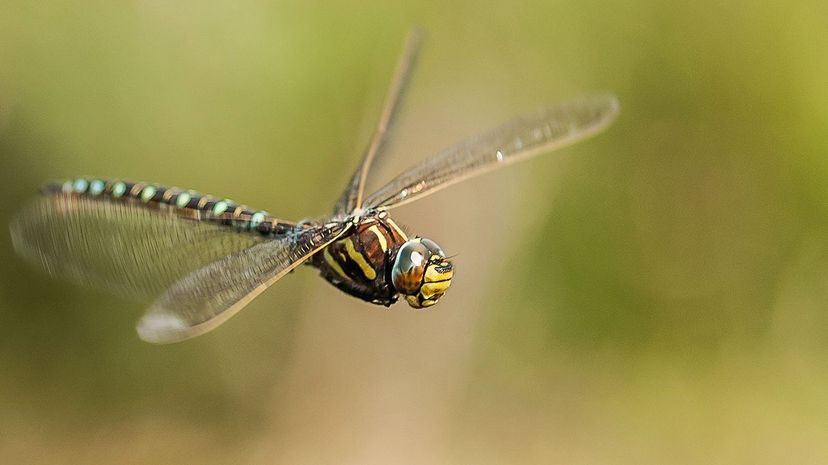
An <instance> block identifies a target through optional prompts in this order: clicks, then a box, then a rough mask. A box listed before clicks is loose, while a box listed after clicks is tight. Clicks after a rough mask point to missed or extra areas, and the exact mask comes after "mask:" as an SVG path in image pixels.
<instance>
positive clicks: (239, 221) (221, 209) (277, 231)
mask: <svg viewBox="0 0 828 465" xmlns="http://www.w3.org/2000/svg"><path fill="white" fill-rule="evenodd" d="M41 192H42V193H43V194H45V195H70V196H71V195H77V196H82V197H84V198H89V199H93V200H101V201H115V202H129V203H130V205H131V206H139V207H144V208H149V209H155V210H167V211H170V212H172V213H175V214H176V215H178V216H179V217H181V218H185V219H190V220H194V221H207V222H211V223H215V224H221V225H225V226H232V227H233V228H235V229H237V230H239V231H247V232H258V233H259V234H262V235H268V236H269V235H283V234H287V233H289V232H291V231H293V230H294V229H295V228H296V224H295V223H293V222H290V221H285V220H281V219H276V218H274V217H272V216H270V215H269V214H268V213H267V212H266V211H263V210H255V209H251V208H249V207H247V206H245V205H239V204H237V203H236V202H233V201H232V200H230V199H226V198H220V197H214V196H212V195H208V194H202V193H200V192H196V191H193V190H189V189H180V188H177V187H165V186H161V185H158V184H152V183H146V182H132V181H126V180H120V179H99V178H76V179H73V180H66V181H58V182H50V183H47V184H45V185H44V186H43V187H42V188H41Z"/></svg>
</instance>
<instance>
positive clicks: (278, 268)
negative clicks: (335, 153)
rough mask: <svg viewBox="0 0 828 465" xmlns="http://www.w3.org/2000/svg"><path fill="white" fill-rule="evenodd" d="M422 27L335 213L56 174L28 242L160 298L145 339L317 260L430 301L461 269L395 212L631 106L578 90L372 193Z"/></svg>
mask: <svg viewBox="0 0 828 465" xmlns="http://www.w3.org/2000/svg"><path fill="white" fill-rule="evenodd" d="M418 44H419V38H418V35H417V34H416V33H412V34H410V35H409V37H408V40H407V41H406V45H405V48H404V50H403V54H402V57H401V58H400V61H399V63H398V65H397V68H396V71H395V73H394V77H393V80H392V83H391V87H390V89H389V91H388V94H387V96H386V101H385V103H384V106H383V111H382V114H381V116H380V121H379V123H378V125H377V128H376V130H375V132H374V134H373V136H372V138H371V140H370V143H369V145H368V148H367V150H366V151H365V154H364V156H363V158H362V161H361V162H360V164H359V166H357V168H356V170H355V171H354V173H353V175H352V176H351V179H350V182H348V184H347V187H346V189H345V191H344V192H343V193H342V195H341V197H340V198H339V201H338V202H337V203H336V205H335V207H334V210H333V214H332V215H331V216H329V217H328V218H327V219H325V220H322V221H315V220H308V221H301V222H291V221H286V220H282V219H277V218H275V217H273V216H271V215H270V214H268V213H267V212H265V211H262V210H255V209H251V208H248V207H247V206H244V205H240V204H237V203H235V202H232V201H230V200H228V199H224V198H221V197H213V196H210V195H204V194H200V193H197V192H194V191H190V190H186V189H179V188H175V187H172V188H167V187H162V186H159V185H156V184H149V183H142V182H128V181H123V180H117V179H109V180H107V179H97V178H78V179H74V180H69V181H65V182H54V183H50V184H47V185H45V186H44V187H43V188H42V189H41V190H42V194H43V195H41V196H40V197H39V198H38V199H36V200H35V201H34V202H33V203H32V204H31V205H30V206H29V207H28V208H27V209H25V210H24V211H23V212H22V213H21V214H20V215H19V216H18V217H17V218H16V219H15V220H14V221H13V222H12V225H11V234H12V241H13V243H14V246H15V249H16V251H17V252H18V253H19V254H20V255H21V256H22V257H24V258H25V259H27V260H28V261H30V262H33V263H35V264H36V265H39V266H41V267H42V268H44V269H46V270H47V271H48V272H49V273H51V274H54V275H58V276H62V277H65V278H69V279H70V280H72V281H75V282H77V283H81V284H87V285H94V286H97V287H101V288H104V289H106V290H109V291H114V292H116V293H119V294H123V295H127V296H134V297H142V298H145V299H146V298H155V301H154V303H153V304H152V305H151V306H150V308H149V309H148V310H147V312H146V313H145V314H144V316H143V317H142V318H141V319H140V321H139V322H138V325H137V330H138V333H139V335H140V337H141V338H142V339H144V340H146V341H149V342H156V343H168V342H176V341H180V340H184V339H188V338H191V337H194V336H197V335H200V334H203V333H205V332H207V331H210V330H212V329H213V328H215V327H216V326H218V325H219V324H221V323H222V322H224V321H226V320H227V319H228V318H230V317H231V316H232V315H234V314H235V313H237V312H238V311H239V310H241V309H242V308H243V307H244V306H245V305H247V304H248V303H249V302H250V301H251V300H252V299H253V298H254V297H256V296H257V295H259V294H260V293H261V292H262V291H264V290H265V289H266V288H267V287H268V286H270V285H271V284H273V283H274V282H276V281H278V280H279V279H280V278H282V277H283V276H285V275H286V274H287V273H288V272H290V271H291V270H293V269H294V268H296V267H297V266H299V265H300V264H303V263H306V264H309V265H311V266H313V267H315V268H317V269H318V270H319V272H320V275H321V276H322V278H324V279H325V280H327V281H328V282H330V283H331V284H333V285H334V286H336V287H337V288H339V289H341V290H342V291H344V292H346V293H348V294H350V295H352V296H355V297H358V298H360V299H363V300H365V301H368V302H371V303H375V304H380V305H385V306H389V305H391V304H392V303H394V302H396V301H397V299H398V296H399V295H402V296H404V298H405V300H406V301H407V302H408V304H409V305H410V306H412V307H414V308H425V307H430V306H432V305H434V304H435V303H437V301H438V300H439V299H440V297H442V296H443V294H444V293H445V292H446V290H447V289H448V287H449V285H450V284H451V279H452V276H453V266H452V263H451V261H450V260H449V259H448V258H447V257H446V254H445V253H444V252H443V250H442V249H441V248H440V247H439V246H438V245H437V244H436V243H435V242H433V241H431V240H429V239H425V238H420V237H416V236H413V237H412V236H409V235H408V233H407V232H405V231H403V230H402V229H401V228H400V227H399V226H398V225H397V224H396V223H395V222H394V221H393V220H392V219H391V217H390V216H389V213H388V212H389V210H391V209H392V208H395V207H398V206H400V205H403V204H406V203H408V202H412V201H414V200H419V199H421V198H423V197H425V196H427V195H429V194H432V193H434V192H435V191H437V190H439V189H442V188H444V187H446V186H449V185H451V184H454V183H456V182H459V181H462V180H465V179H468V178H470V177H472V176H476V175H478V174H481V173H483V172H486V171H489V170H493V169H496V168H499V167H501V166H505V165H507V164H510V163H513V162H515V161H518V160H522V159H525V158H528V157H530V156H533V155H537V154H540V153H544V152H549V151H552V150H555V149H557V148H560V147H562V146H565V145H568V144H571V143H573V142H576V141H579V140H581V139H584V138H586V137H589V136H591V135H593V134H595V133H597V132H599V131H601V130H603V129H604V128H606V127H607V126H608V125H609V124H610V123H611V122H612V121H613V119H614V118H615V116H616V115H617V113H618V102H617V100H616V99H615V97H613V96H612V95H594V96H587V97H581V98H576V99H573V100H570V101H567V102H564V103H561V104H558V105H555V106H550V107H546V108H543V109H541V110H539V111H537V112H535V113H533V114H529V115H526V116H523V117H520V118H517V119H515V120H512V121H511V122H508V123H506V124H504V125H503V126H500V127H498V128H496V129H494V130H492V131H489V132H486V133H483V134H481V135H478V136H476V137H472V138H469V139H467V140H465V141H463V142H460V143H459V144H457V145H455V146H453V147H450V148H447V149H445V150H443V151H441V152H439V153H437V154H436V155H434V156H432V157H431V158H428V159H426V160H425V161H423V162H421V163H419V164H416V165H414V166H413V167H411V168H410V169H408V170H407V171H405V172H403V173H402V174H400V175H399V176H397V177H396V178H394V179H392V180H391V181H390V182H388V183H387V184H385V185H384V186H383V187H381V188H379V190H377V191H376V192H374V193H373V194H370V195H365V184H366V180H367V178H368V175H369V173H370V170H371V166H372V163H373V162H374V160H375V159H376V158H377V157H378V156H380V155H381V154H382V153H383V148H384V146H385V144H386V142H387V138H388V132H389V128H390V127H391V125H392V123H393V122H394V118H395V114H396V112H397V109H398V106H399V102H400V97H401V95H402V94H403V92H404V89H405V87H406V84H407V82H408V81H409V77H410V74H411V71H412V67H413V63H414V60H415V55H416V54H417V50H418Z"/></svg>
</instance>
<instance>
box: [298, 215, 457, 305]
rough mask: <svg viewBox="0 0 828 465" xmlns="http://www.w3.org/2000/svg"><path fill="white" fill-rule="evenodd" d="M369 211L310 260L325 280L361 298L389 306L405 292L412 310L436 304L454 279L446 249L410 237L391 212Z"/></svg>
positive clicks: (424, 240)
mask: <svg viewBox="0 0 828 465" xmlns="http://www.w3.org/2000/svg"><path fill="white" fill-rule="evenodd" d="M371 213H372V212H369V213H368V214H365V215H364V216H362V217H361V218H360V219H359V220H358V222H357V224H356V225H355V226H354V227H353V228H352V232H351V233H350V234H347V235H346V236H344V237H341V238H340V239H337V240H336V241H334V242H332V243H331V244H329V245H328V246H326V247H325V248H324V249H322V250H321V251H320V252H318V253H316V254H315V255H314V257H313V259H312V260H311V264H312V265H313V266H315V267H317V268H319V270H320V274H321V276H322V277H323V278H324V279H325V280H327V281H328V282H330V283H331V284H333V285H334V286H336V287H337V288H339V289H341V290H343V291H345V292H347V293H348V294H351V295H353V296H355V297H359V298H360V299H362V300H365V301H368V302H371V303H375V304H379V305H385V306H389V305H391V304H393V303H394V302H396V301H397V299H398V294H402V295H404V296H405V298H406V301H407V302H408V303H409V305H411V306H412V307H414V308H423V307H429V306H431V305H434V304H435V303H436V302H437V299H438V298H439V297H441V296H442V295H443V294H444V293H445V291H446V289H447V288H448V286H449V284H450V282H451V275H452V267H451V264H450V263H449V262H448V261H447V260H446V259H445V254H444V253H443V251H442V250H441V249H440V247H438V246H437V244H435V243H434V242H433V241H430V240H428V239H422V238H412V239H409V238H408V236H407V235H406V233H405V232H404V231H403V230H402V229H401V228H400V227H399V226H397V224H396V223H395V222H394V221H393V220H392V219H391V218H389V217H388V214H387V213H385V212H380V213H378V214H371ZM355 218H356V217H355Z"/></svg>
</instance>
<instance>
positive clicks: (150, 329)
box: [135, 310, 193, 344]
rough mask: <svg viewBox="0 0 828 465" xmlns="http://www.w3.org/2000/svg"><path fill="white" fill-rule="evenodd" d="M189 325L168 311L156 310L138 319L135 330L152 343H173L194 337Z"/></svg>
mask: <svg viewBox="0 0 828 465" xmlns="http://www.w3.org/2000/svg"><path fill="white" fill-rule="evenodd" d="M189 329H190V327H189V325H187V323H186V322H185V321H184V320H182V319H181V318H178V317H177V316H175V315H172V314H170V313H168V312H164V311H158V310H154V311H151V312H148V313H147V314H146V315H144V316H143V317H141V319H140V320H138V324H137V325H136V326H135V330H136V331H137V332H138V337H140V338H141V340H143V341H146V342H150V343H152V344H171V343H173V342H180V341H183V340H185V339H189V338H191V337H193V335H192V334H190V332H189Z"/></svg>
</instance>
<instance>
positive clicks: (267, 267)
mask: <svg viewBox="0 0 828 465" xmlns="http://www.w3.org/2000/svg"><path fill="white" fill-rule="evenodd" d="M349 225H350V223H339V222H333V223H328V224H326V225H322V226H316V227H311V228H309V229H306V230H304V231H301V232H298V233H296V234H292V235H289V236H287V237H285V238H283V239H280V240H270V241H267V242H263V243H261V244H257V245H255V246H253V247H251V248H249V249H244V250H240V251H238V252H236V253H234V254H232V255H230V256H227V257H225V258H223V259H221V260H218V261H216V262H213V263H210V264H208V265H206V266H204V267H203V268H201V269H198V270H196V271H194V272H192V273H191V274H189V275H187V276H185V277H183V278H182V279H180V280H179V281H177V282H175V283H174V284H173V285H172V286H171V287H170V288H169V289H168V290H167V291H166V292H165V293H164V294H163V295H162V296H161V297H160V298H159V299H158V300H157V301H156V302H155V303H154V304H153V305H152V307H150V309H149V310H147V313H146V314H145V315H144V317H143V318H141V321H139V323H138V334H139V335H140V336H141V338H142V339H144V340H145V341H148V342H155V343H169V342H177V341H180V340H183V339H188V338H191V337H195V336H198V335H200V334H203V333H205V332H207V331H210V330H211V329H213V328H215V327H216V326H218V325H220V324H221V323H223V322H224V321H225V320H227V319H228V318H230V317H231V316H233V315H234V314H236V313H237V312H238V311H239V310H241V309H242V308H243V307H244V306H245V305H247V304H248V303H249V302H250V301H251V300H252V299H253V298H255V297H256V296H257V295H259V294H260V293H261V292H262V291H264V290H265V289H267V287H268V286H270V285H271V284H273V283H274V282H276V281H277V280H279V279H280V278H281V277H282V276H284V275H285V274H287V273H288V272H289V271H291V270H292V269H294V268H295V267H297V266H299V265H300V264H301V263H303V262H304V261H305V260H306V259H308V258H309V257H310V256H311V255H313V254H314V253H316V252H317V251H318V250H320V249H321V248H323V247H325V246H326V245H328V244H330V243H331V242H332V241H334V240H336V239H337V238H338V237H340V236H341V235H343V234H345V233H346V232H347V230H348V227H349Z"/></svg>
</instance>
